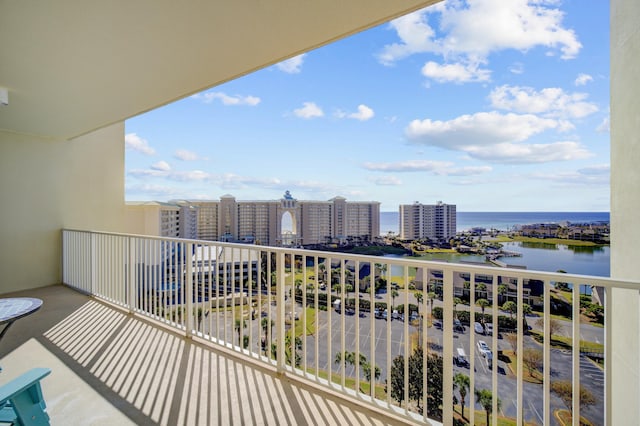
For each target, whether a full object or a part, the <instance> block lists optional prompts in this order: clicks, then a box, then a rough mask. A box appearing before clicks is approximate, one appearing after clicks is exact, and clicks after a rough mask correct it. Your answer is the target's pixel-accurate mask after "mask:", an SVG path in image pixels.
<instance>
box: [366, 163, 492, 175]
mask: <svg viewBox="0 0 640 426" xmlns="http://www.w3.org/2000/svg"><path fill="white" fill-rule="evenodd" d="M453 166H454V164H453V163H451V162H449V161H431V160H407V161H399V162H391V163H365V164H364V168H365V169H367V170H371V171H377V172H396V173H404V172H429V173H432V174H434V175H438V176H471V175H479V174H484V173H488V172H490V171H491V170H492V168H491V167H490V166H467V167H453Z"/></svg>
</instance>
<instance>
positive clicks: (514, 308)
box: [502, 300, 518, 319]
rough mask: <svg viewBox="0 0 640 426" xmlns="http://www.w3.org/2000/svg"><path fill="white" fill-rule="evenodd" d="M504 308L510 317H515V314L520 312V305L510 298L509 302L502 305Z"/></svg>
mask: <svg viewBox="0 0 640 426" xmlns="http://www.w3.org/2000/svg"><path fill="white" fill-rule="evenodd" d="M502 310H503V311H507V312H509V316H510V318H511V319H513V314H514V313H516V312H518V305H516V303H515V302H512V301H511V300H509V301H507V302H504V305H502Z"/></svg>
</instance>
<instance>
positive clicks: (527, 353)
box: [522, 348, 542, 376]
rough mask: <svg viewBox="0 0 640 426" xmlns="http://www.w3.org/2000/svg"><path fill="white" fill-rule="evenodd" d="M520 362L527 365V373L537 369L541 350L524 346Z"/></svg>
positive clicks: (540, 362) (540, 360) (540, 358)
mask: <svg viewBox="0 0 640 426" xmlns="http://www.w3.org/2000/svg"><path fill="white" fill-rule="evenodd" d="M522 363H523V364H524V365H525V366H526V367H527V370H528V371H529V375H530V376H533V372H534V371H537V370H538V369H539V368H540V365H541V364H542V351H541V350H540V349H536V348H525V349H524V350H523V352H522Z"/></svg>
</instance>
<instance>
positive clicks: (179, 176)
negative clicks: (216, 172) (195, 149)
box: [128, 167, 213, 182]
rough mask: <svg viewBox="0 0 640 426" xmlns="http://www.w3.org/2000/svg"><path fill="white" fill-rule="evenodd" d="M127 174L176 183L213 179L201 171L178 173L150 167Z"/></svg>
mask: <svg viewBox="0 0 640 426" xmlns="http://www.w3.org/2000/svg"><path fill="white" fill-rule="evenodd" d="M128 173H129V175H131V176H135V177H139V178H149V177H151V178H154V177H155V178H165V179H168V180H173V181H177V182H202V181H211V180H212V179H213V175H211V174H210V173H207V172H204V171H202V170H190V171H178V170H170V169H167V170H163V169H162V168H153V167H152V168H150V169H133V170H130V171H129V172H128Z"/></svg>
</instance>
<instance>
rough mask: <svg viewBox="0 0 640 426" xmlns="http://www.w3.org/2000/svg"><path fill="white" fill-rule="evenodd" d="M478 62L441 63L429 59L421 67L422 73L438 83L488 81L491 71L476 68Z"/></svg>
mask: <svg viewBox="0 0 640 426" xmlns="http://www.w3.org/2000/svg"><path fill="white" fill-rule="evenodd" d="M478 66H479V65H478V64H466V65H465V64H462V63H457V64H443V65H440V64H438V63H436V62H433V61H429V62H427V63H426V64H424V66H423V67H422V75H424V76H425V77H427V78H431V79H433V80H435V81H437V82H438V83H449V82H452V83H470V82H479V81H489V80H490V79H491V71H490V70H488V69H482V68H478Z"/></svg>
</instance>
